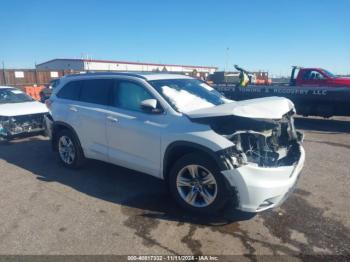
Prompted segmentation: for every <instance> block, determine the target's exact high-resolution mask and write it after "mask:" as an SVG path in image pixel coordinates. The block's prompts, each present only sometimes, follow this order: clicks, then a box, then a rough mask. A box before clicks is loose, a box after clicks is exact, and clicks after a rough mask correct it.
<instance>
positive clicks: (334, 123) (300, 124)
mask: <svg viewBox="0 0 350 262" xmlns="http://www.w3.org/2000/svg"><path fill="white" fill-rule="evenodd" d="M295 126H296V128H297V129H302V130H307V131H319V132H333V133H350V121H346V120H339V119H322V118H309V117H308V118H301V117H296V118H295Z"/></svg>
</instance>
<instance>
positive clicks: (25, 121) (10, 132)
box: [0, 114, 45, 140]
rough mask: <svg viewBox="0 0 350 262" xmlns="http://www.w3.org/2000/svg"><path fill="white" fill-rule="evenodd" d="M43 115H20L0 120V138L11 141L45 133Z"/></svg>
mask: <svg viewBox="0 0 350 262" xmlns="http://www.w3.org/2000/svg"><path fill="white" fill-rule="evenodd" d="M44 116H45V114H33V115H20V116H13V117H1V118H0V138H2V139H7V140H8V139H13V138H16V137H20V136H24V135H32V134H38V133H41V132H43V131H45V125H44Z"/></svg>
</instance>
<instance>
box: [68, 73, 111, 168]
mask: <svg viewBox="0 0 350 262" xmlns="http://www.w3.org/2000/svg"><path fill="white" fill-rule="evenodd" d="M114 83H115V81H114V80H113V79H89V80H83V81H82V85H81V91H80V97H79V104H77V105H76V106H75V107H74V109H73V113H74V110H76V112H77V113H78V115H79V126H78V128H77V131H78V134H79V138H80V142H81V143H82V145H83V147H84V152H85V154H86V156H87V157H89V158H94V159H99V160H104V161H107V160H108V143H107V137H106V121H107V113H108V109H109V104H110V97H111V96H110V92H111V91H112V87H113V85H114Z"/></svg>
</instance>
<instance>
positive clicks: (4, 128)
mask: <svg viewBox="0 0 350 262" xmlns="http://www.w3.org/2000/svg"><path fill="white" fill-rule="evenodd" d="M9 126H10V119H9V118H8V117H3V116H0V136H7V135H8V130H9Z"/></svg>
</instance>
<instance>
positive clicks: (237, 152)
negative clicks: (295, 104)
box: [194, 110, 305, 212]
mask: <svg viewBox="0 0 350 262" xmlns="http://www.w3.org/2000/svg"><path fill="white" fill-rule="evenodd" d="M293 114H294V110H291V111H289V112H288V113H286V114H285V115H283V117H282V118H280V119H258V118H248V117H241V116H235V115H226V116H216V117H208V118H197V119H194V121H196V122H200V123H203V124H207V125H210V127H211V128H212V130H213V131H215V132H216V133H218V134H220V135H222V136H224V137H226V138H227V139H228V140H230V141H231V142H232V144H233V145H232V146H231V147H229V148H226V149H223V150H220V151H218V152H217V154H218V157H219V158H220V159H221V162H222V163H223V164H224V165H223V167H222V171H221V173H222V174H223V175H224V176H225V178H226V179H227V181H228V182H229V184H230V185H231V187H232V188H233V189H234V190H235V192H236V194H235V195H236V199H237V205H238V206H237V207H238V208H239V209H240V210H243V211H246V212H261V211H263V210H266V209H270V208H274V207H277V206H279V205H281V204H282V203H283V202H284V201H285V200H286V199H287V198H288V196H289V195H290V194H291V193H292V192H293V190H294V188H295V187H296V183H297V181H298V178H299V176H300V173H301V170H302V168H303V165H304V161H305V152H304V149H303V147H302V145H301V142H302V140H303V135H302V134H301V133H300V132H297V131H296V129H295V127H294V122H293Z"/></svg>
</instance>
